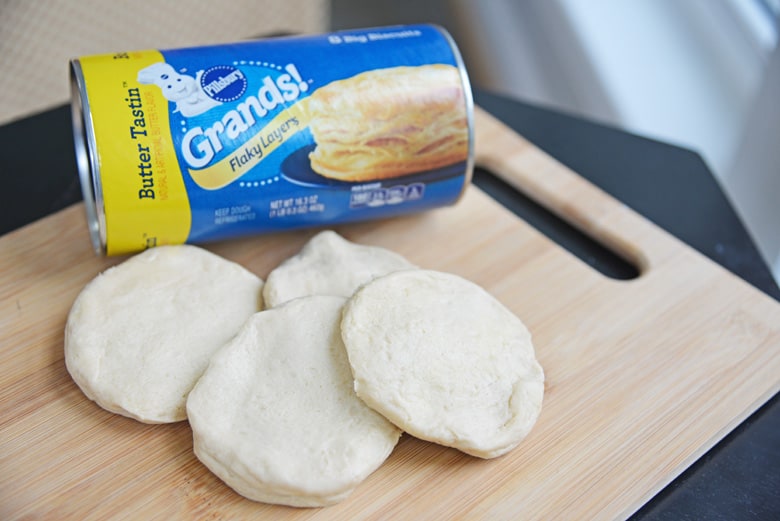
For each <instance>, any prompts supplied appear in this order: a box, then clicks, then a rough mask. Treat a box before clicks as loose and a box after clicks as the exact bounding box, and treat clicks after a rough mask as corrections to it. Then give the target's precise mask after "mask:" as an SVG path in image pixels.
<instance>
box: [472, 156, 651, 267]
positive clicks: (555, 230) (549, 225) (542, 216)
mask: <svg viewBox="0 0 780 521" xmlns="http://www.w3.org/2000/svg"><path fill="white" fill-rule="evenodd" d="M472 182H473V184H474V185H476V186H477V187H479V188H480V189H482V190H483V191H484V192H485V193H487V194H488V195H490V196H491V197H492V198H493V199H495V200H496V201H498V202H499V203H501V204H502V205H503V206H505V207H506V208H507V209H509V210H510V211H511V212H512V213H514V214H515V215H517V216H518V217H520V218H521V219H523V220H524V221H525V222H527V223H528V224H530V225H531V226H533V227H534V228H536V229H537V230H539V231H540V232H541V233H542V234H544V235H545V236H547V238H549V239H550V240H552V241H554V242H556V243H557V244H558V245H559V246H561V247H562V248H564V249H566V250H568V251H569V252H571V253H572V254H574V255H575V256H577V257H578V258H579V259H580V260H582V261H583V262H585V263H586V264H587V265H588V266H590V267H592V268H593V269H595V270H596V271H598V272H599V273H601V274H602V275H605V276H607V277H609V278H612V279H617V280H631V279H635V278H637V277H639V273H640V272H639V269H637V267H636V266H635V265H633V264H632V263H630V262H629V261H627V260H626V259H624V258H623V257H621V256H620V255H618V254H617V253H615V252H614V251H612V250H611V249H609V248H607V247H606V246H604V245H603V244H601V243H600V242H598V241H596V240H594V239H593V238H592V237H590V236H589V235H587V234H586V233H584V232H583V231H581V230H580V229H578V228H576V227H574V226H572V225H571V224H569V223H568V222H567V221H566V220H565V219H562V218H561V217H559V216H558V215H557V214H555V213H553V212H551V211H550V210H548V209H547V208H545V207H544V206H542V205H540V204H539V203H537V202H536V201H534V200H533V199H531V198H530V197H528V196H527V195H525V194H524V193H522V192H521V191H519V190H517V189H516V188H515V187H513V186H512V185H510V184H509V183H507V182H506V181H504V180H502V179H501V178H500V177H498V176H496V175H495V174H493V173H491V172H489V171H488V170H485V169H484V168H480V167H476V168H475V169H474V177H473V180H472Z"/></svg>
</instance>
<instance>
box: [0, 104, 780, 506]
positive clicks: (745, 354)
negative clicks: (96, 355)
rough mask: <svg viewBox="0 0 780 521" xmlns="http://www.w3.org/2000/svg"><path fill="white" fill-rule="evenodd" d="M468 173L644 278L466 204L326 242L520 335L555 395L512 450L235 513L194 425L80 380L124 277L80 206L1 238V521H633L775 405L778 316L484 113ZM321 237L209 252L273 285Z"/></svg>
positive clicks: (424, 449) (437, 457)
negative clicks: (89, 305)
mask: <svg viewBox="0 0 780 521" xmlns="http://www.w3.org/2000/svg"><path fill="white" fill-rule="evenodd" d="M605 153H608V151H605ZM477 162H478V164H480V165H481V166H484V167H486V168H487V169H489V170H491V171H493V172H494V173H496V174H498V175H500V176H501V177H503V178H505V179H506V180H508V181H509V182H510V183H512V184H514V185H515V186H517V187H518V188H520V189H521V190H523V191H524V192H526V193H527V194H529V195H530V196H531V197H533V198H534V199H536V200H538V201H540V202H541V203H542V204H544V205H545V206H547V207H548V208H550V209H552V210H553V211H555V212H557V213H558V214H559V215H561V216H563V217H565V218H566V219H567V220H569V221H570V222H571V223H572V224H574V225H576V226H578V227H580V228H581V229H583V230H585V231H586V232H587V233H588V234H590V235H591V236H592V237H594V238H597V239H598V240H599V241H601V242H603V243H605V244H607V245H608V246H609V247H611V248H612V249H614V250H615V251H616V252H618V253H619V254H621V255H622V256H624V257H625V258H627V259H628V260H630V261H631V262H633V263H634V264H635V265H637V266H638V267H639V269H640V271H641V275H640V277H638V278H637V279H634V280H631V281H615V280H612V279H608V278H605V277H604V276H603V275H600V274H599V273H597V272H595V271H593V270H592V269H591V268H590V267H588V266H587V265H586V264H584V263H583V262H581V261H580V260H579V259H577V258H576V257H574V256H572V255H571V254H569V253H568V252H566V251H565V250H564V249H562V248H561V247H560V246H558V245H557V244H555V243H552V242H551V241H549V240H548V239H546V238H545V237H544V236H542V235H541V234H540V233H539V232H537V231H536V230H535V229H534V228H532V227H530V226H529V225H527V224H526V223H525V222H523V221H522V220H520V219H518V218H517V217H515V216H514V215H513V214H511V213H510V212H508V211H507V210H505V209H504V208H503V207H502V206H500V205H499V204H497V203H496V202H495V201H493V200H492V199H491V198H489V197H488V196H487V195H485V194H484V193H482V192H481V191H480V190H479V189H477V188H475V187H470V188H469V189H468V190H467V191H466V194H465V196H464V197H463V198H462V199H461V201H460V202H459V203H458V204H457V205H455V206H452V207H448V208H442V209H437V210H433V211H430V212H426V213H423V214H418V215H413V216H407V217H402V218H397V219H392V220H386V221H377V222H368V223H361V224H356V225H349V226H341V227H336V228H335V229H336V230H337V231H339V232H340V233H342V234H343V235H344V236H345V237H347V238H348V239H350V240H353V241H355V242H359V243H363V244H373V245H379V246H383V247H387V248H390V249H392V250H394V251H396V252H398V253H400V254H402V255H405V256H406V257H408V258H409V259H410V260H411V261H412V262H414V263H416V264H418V265H419V266H422V267H426V268H431V269H439V270H444V271H449V272H453V273H457V274H459V275H461V276H464V277H466V278H468V279H471V280H473V281H474V282H476V283H478V284H480V285H482V286H484V287H485V288H486V289H487V290H488V291H490V292H491V293H492V294H493V295H495V296H496V297H497V298H498V299H499V300H501V301H502V302H504V303H505V304H506V305H507V306H508V307H509V308H510V309H512V310H513V311H514V312H515V313H516V314H517V315H518V316H520V317H521V318H522V319H523V320H524V322H525V323H526V324H527V325H528V327H529V329H530V330H531V331H532V333H533V335H534V343H535V345H536V349H537V355H538V358H539V360H540V362H541V364H542V366H543V367H544V369H545V373H546V379H547V381H546V394H545V401H544V407H543V410H542V414H541V416H540V418H539V421H538V423H537V424H536V426H535V428H534V430H533V431H532V432H531V434H530V435H529V436H528V438H526V440H525V441H524V442H523V443H522V444H521V445H520V446H519V447H518V448H517V449H515V450H514V451H512V452H510V453H509V454H507V455H505V456H503V457H500V458H497V459H494V460H481V459H477V458H473V457H470V456H467V455H464V454H462V453H460V452H458V451H456V450H453V449H447V448H443V447H440V446H436V445H433V444H430V443H427V442H423V441H420V440H417V439H414V438H412V437H410V436H408V435H405V436H404V437H403V438H402V439H401V442H400V443H399V445H398V447H397V448H396V450H395V451H394V452H393V454H392V455H391V456H390V458H389V459H388V460H387V462H386V463H385V464H384V465H383V466H382V467H381V468H380V469H379V470H377V471H376V472H375V473H374V474H372V475H371V476H370V477H369V478H368V479H367V480H366V481H365V482H364V483H362V484H361V485H360V486H359V487H358V489H357V490H356V491H355V492H354V493H353V494H352V495H351V496H350V497H349V498H348V499H346V500H345V501H343V502H342V503H340V504H338V505H336V506H332V507H327V508H321V509H294V508H286V507H279V506H273V505H266V504H262V503H256V502H252V501H249V500H246V499H244V498H242V497H241V496H239V495H237V494H236V493H234V492H233V491H232V490H231V489H229V488H228V487H227V486H225V485H224V484H223V483H222V482H221V481H220V480H219V479H218V478H216V477H215V476H214V475H213V474H211V473H210V472H209V471H208V470H207V469H206V468H205V467H204V466H203V465H202V464H200V462H199V461H198V460H197V459H196V458H195V457H194V455H193V453H192V438H191V431H190V429H189V426H188V424H187V422H180V423H177V424H172V425H156V426H152V425H145V424H141V423H138V422H136V421H134V420H131V419H128V418H124V417H121V416H117V415H114V414H111V413H108V412H106V411H104V410H102V409H100V408H99V407H98V406H97V405H95V404H94V403H92V402H90V401H89V400H88V399H87V398H86V397H85V396H84V395H83V394H82V393H81V391H80V390H79V389H78V388H77V387H76V385H75V384H74V383H73V381H72V380H71V378H70V376H69V375H68V372H67V370H66V369H65V364H64V361H63V345H62V344H63V330H64V325H65V320H66V317H67V314H68V311H69V309H70V306H71V304H72V302H73V300H74V298H75V297H76V295H77V294H78V292H79V291H80V290H81V289H82V288H83V287H84V285H85V284H86V283H87V282H88V281H89V280H91V279H92V278H93V277H94V276H96V275H97V274H98V273H99V272H100V271H102V270H104V269H106V268H107V267H109V266H111V265H113V264H116V263H118V262H120V261H122V260H123V258H122V257H119V258H99V257H96V256H95V255H94V254H93V253H92V250H91V247H90V241H89V239H88V236H87V226H86V222H85V218H84V209H83V207H82V205H76V206H73V207H70V208H68V209H66V210H64V211H62V212H59V213H57V214H55V215H52V216H50V217H48V218H46V219H43V220H41V221H38V222H36V223H33V224H32V225H30V226H27V227H25V228H22V229H20V230H17V231H15V232H13V233H10V234H8V235H5V236H3V237H2V238H0V518H2V519H58V520H60V519H79V520H81V519H106V518H116V519H164V520H170V519H249V518H252V519H264V518H269V519H270V518H273V519H334V520H336V519H338V520H343V519H409V518H413V519H454V518H464V519H621V518H625V517H627V516H629V515H630V514H631V513H632V512H634V511H635V510H636V509H637V508H639V507H640V506H641V505H642V504H643V503H644V502H645V501H646V500H647V499H649V498H650V497H651V496H652V495H653V494H655V493H656V492H658V491H659V490H660V489H661V488H662V487H663V486H664V485H666V484H667V483H668V482H669V481H671V480H672V479H673V478H674V477H675V476H676V475H678V474H679V473H680V472H682V471H683V470H684V469H685V468H686V467H687V466H688V465H689V464H690V463H692V462H693V461H694V460H695V459H696V458H698V457H699V456H701V455H702V454H703V453H704V452H705V451H706V450H707V449H709V448H710V447H711V446H713V445H714V444H715V443H716V442H717V441H718V440H720V439H721V438H722V437H723V436H724V435H726V434H727V433H728V432H729V431H730V430H731V429H732V428H733V427H734V426H736V425H737V424H738V423H739V422H740V421H741V420H743V419H744V418H745V417H746V416H748V415H749V414H750V413H751V412H752V411H754V410H755V409H756V408H757V407H758V406H760V405H761V404H762V403H763V402H764V401H766V400H767V399H768V398H769V397H771V396H772V395H773V394H774V393H776V392H777V391H778V390H779V388H780V306H778V304H777V303H776V302H774V301H773V300H771V299H769V298H768V297H766V296H765V295H763V294H762V293H760V292H759V291H757V290H755V289H753V288H752V287H750V286H748V285H747V284H745V283H744V282H742V281H741V280H739V279H738V278H736V277H735V276H733V275H731V274H730V273H728V272H726V271H725V270H723V269H722V268H720V267H719V266H717V265H715V264H714V263H712V262H711V261H709V260H707V259H705V258H704V257H702V256H700V255H699V254H697V253H695V252H694V251H692V250H691V249H689V248H688V247H686V246H685V245H684V244H682V243H680V242H679V241H677V240H676V239H674V238H672V237H671V236H669V235H667V234H666V233H664V232H663V231H661V230H660V229H658V228H657V227H655V226H654V225H652V224H651V223H649V222H647V221H646V220H644V219H643V218H641V217H640V216H638V215H637V214H635V213H633V212H632V211H630V210H629V209H627V208H626V207H625V206H624V205H622V204H620V203H619V202H617V201H615V200H614V199H612V198H610V197H609V196H607V195H606V194H604V193H603V192H601V191H599V190H597V189H596V188H594V187H593V186H592V185H590V184H588V183H587V182H586V181H584V180H583V179H582V178H581V177H579V176H577V175H576V174H574V173H572V172H571V171H569V170H567V169H566V168H565V167H563V166H562V165H560V164H559V163H557V162H556V161H554V160H553V159H551V158H550V157H548V156H546V155H545V154H544V153H542V152H541V151H539V150H538V149H537V148H535V147H533V146H532V145H531V144H529V143H527V142H526V141H525V140H523V139H522V138H521V137H519V136H517V135H516V134H513V133H512V132H511V131H509V130H508V129H507V128H506V127H504V126H503V125H502V124H500V123H499V122H498V121H497V120H495V119H493V118H492V117H490V116H488V115H487V114H485V113H483V112H482V111H479V110H478V111H477ZM314 233H315V230H307V231H301V232H295V233H283V234H275V235H266V236H260V237H253V238H247V239H241V240H235V241H229V242H224V243H218V244H211V245H208V246H207V248H208V249H210V250H212V251H215V252H216V253H219V254H221V255H223V256H225V257H227V258H229V259H232V260H235V261H237V262H239V263H241V264H242V265H244V266H245V267H247V268H248V269H250V270H252V271H254V272H255V273H257V274H258V275H260V276H261V277H265V276H266V275H267V274H268V272H269V271H270V270H271V269H272V268H273V267H275V266H276V265H277V264H278V263H279V262H280V261H281V260H283V259H284V258H286V257H287V256H289V255H291V254H293V253H295V252H296V251H297V250H298V249H299V248H300V247H301V246H302V245H303V243H304V242H305V241H306V240H307V239H308V238H309V237H311V236H312V235H313V234H314ZM137 327H138V328H143V327H144V324H138V325H137Z"/></svg>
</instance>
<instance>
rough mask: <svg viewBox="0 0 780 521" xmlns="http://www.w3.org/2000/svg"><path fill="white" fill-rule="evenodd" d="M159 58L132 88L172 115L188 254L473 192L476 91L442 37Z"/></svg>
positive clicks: (269, 44)
mask: <svg viewBox="0 0 780 521" xmlns="http://www.w3.org/2000/svg"><path fill="white" fill-rule="evenodd" d="M159 53H160V54H161V56H162V57H163V61H160V62H156V63H152V64H150V65H144V66H143V68H140V69H139V70H138V72H137V82H138V84H139V85H140V87H141V89H142V92H141V97H142V98H143V92H144V91H145V92H148V93H150V94H151V91H154V95H155V96H158V98H159V95H161V96H162V98H159V99H161V100H162V99H163V98H164V101H162V103H167V109H168V115H167V116H168V117H167V125H168V126H169V129H167V131H168V132H170V136H171V142H172V144H173V150H174V151H175V156H176V162H177V163H178V166H179V168H180V170H181V173H182V177H183V186H184V187H185V189H186V196H187V199H188V201H189V207H190V212H189V215H190V218H191V224H190V227H189V237H188V239H187V241H188V242H201V241H210V240H215V239H223V238H227V237H233V236H239V235H246V234H249V233H262V232H268V231H277V230H284V229H291V228H299V227H304V226H321V225H323V224H330V223H341V222H349V221H357V220H364V219H375V218H385V217H390V216H394V215H399V214H403V213H409V212H414V211H419V210H424V209H428V208H432V207H437V206H443V205H447V204H451V203H453V202H455V201H456V200H457V198H458V197H459V196H460V194H461V192H462V191H463V189H464V186H465V184H466V183H467V182H468V176H469V175H470V172H469V168H470V154H471V129H470V116H469V110H470V107H471V100H470V91H469V88H468V85H467V80H466V79H465V76H464V74H463V71H462V65H461V63H460V59H459V57H458V56H457V51H455V50H454V48H453V44H452V42H451V41H450V39H449V38H448V37H447V36H446V35H445V34H444V33H443V32H442V31H441V30H440V29H438V28H436V27H434V26H427V25H419V26H403V27H395V28H381V29H369V30H357V31H346V32H339V33H333V34H325V35H318V36H306V37H295V38H278V39H269V40H261V41H246V42H241V43H236V44H231V45H220V46H210V47H200V48H190V49H176V50H162V51H159ZM156 89H159V90H156ZM143 99H144V100H145V99H146V98H143ZM139 103H140V102H139ZM145 108H148V102H147V104H146V106H145ZM148 113H149V110H147V114H148ZM145 123H146V124H149V125H151V124H152V123H153V122H152V121H148V122H145ZM137 132H138V133H140V132H141V130H140V129H139V130H138V131H137ZM137 135H140V134H137ZM142 136H144V137H145V136H146V134H143V135H142ZM139 146H140V145H139ZM150 194H151V192H150Z"/></svg>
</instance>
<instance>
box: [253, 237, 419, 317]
mask: <svg viewBox="0 0 780 521" xmlns="http://www.w3.org/2000/svg"><path fill="white" fill-rule="evenodd" d="M409 268H414V265H412V264H411V263H410V262H409V261H407V260H406V259H404V258H403V257H402V256H401V255H398V254H397V253H395V252H392V251H390V250H386V249H384V248H380V247H377V246H366V245H362V244H355V243H353V242H350V241H348V240H346V239H344V238H343V237H341V236H340V235H339V234H337V233H336V232H334V231H330V230H326V231H323V232H320V233H318V234H317V235H315V236H314V237H312V238H311V239H310V240H309V242H307V243H306V244H305V245H304V246H303V248H302V249H301V251H300V252H299V253H298V254H296V255H294V256H292V257H290V258H289V259H287V260H285V261H284V262H282V263H281V264H280V265H279V266H278V267H277V268H275V269H274V270H273V271H271V273H270V274H269V275H268V277H267V278H266V284H265V287H264V288H263V298H264V301H265V305H266V307H269V308H270V307H274V306H278V305H279V304H282V303H283V302H287V301H288V300H292V299H294V298H297V297H303V296H308V295H334V296H339V297H350V296H351V295H352V293H353V292H354V291H355V290H356V289H357V288H358V287H359V286H360V285H361V284H363V283H365V282H368V281H369V280H371V279H373V278H374V277H377V276H379V275H384V274H386V273H390V272H392V271H396V270H401V269H409Z"/></svg>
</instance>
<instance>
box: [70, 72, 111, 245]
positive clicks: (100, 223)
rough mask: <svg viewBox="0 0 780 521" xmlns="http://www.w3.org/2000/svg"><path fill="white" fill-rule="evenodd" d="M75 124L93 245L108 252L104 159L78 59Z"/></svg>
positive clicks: (72, 75) (73, 97) (73, 99)
mask: <svg viewBox="0 0 780 521" xmlns="http://www.w3.org/2000/svg"><path fill="white" fill-rule="evenodd" d="M70 86H71V124H72V127H73V143H74V146H75V151H76V164H77V167H78V172H79V181H80V183H81V193H82V195H83V197H84V209H85V211H86V214H87V227H88V229H89V238H90V241H91V242H92V248H93V249H94V250H95V253H96V254H98V255H105V253H106V240H105V212H104V209H103V191H102V189H101V184H100V163H99V161H98V156H97V148H96V145H95V131H94V127H93V122H92V113H91V111H90V109H89V98H88V96H87V90H86V85H85V82H84V75H83V73H82V71H81V63H80V62H79V60H78V59H74V60H71V62H70Z"/></svg>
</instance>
